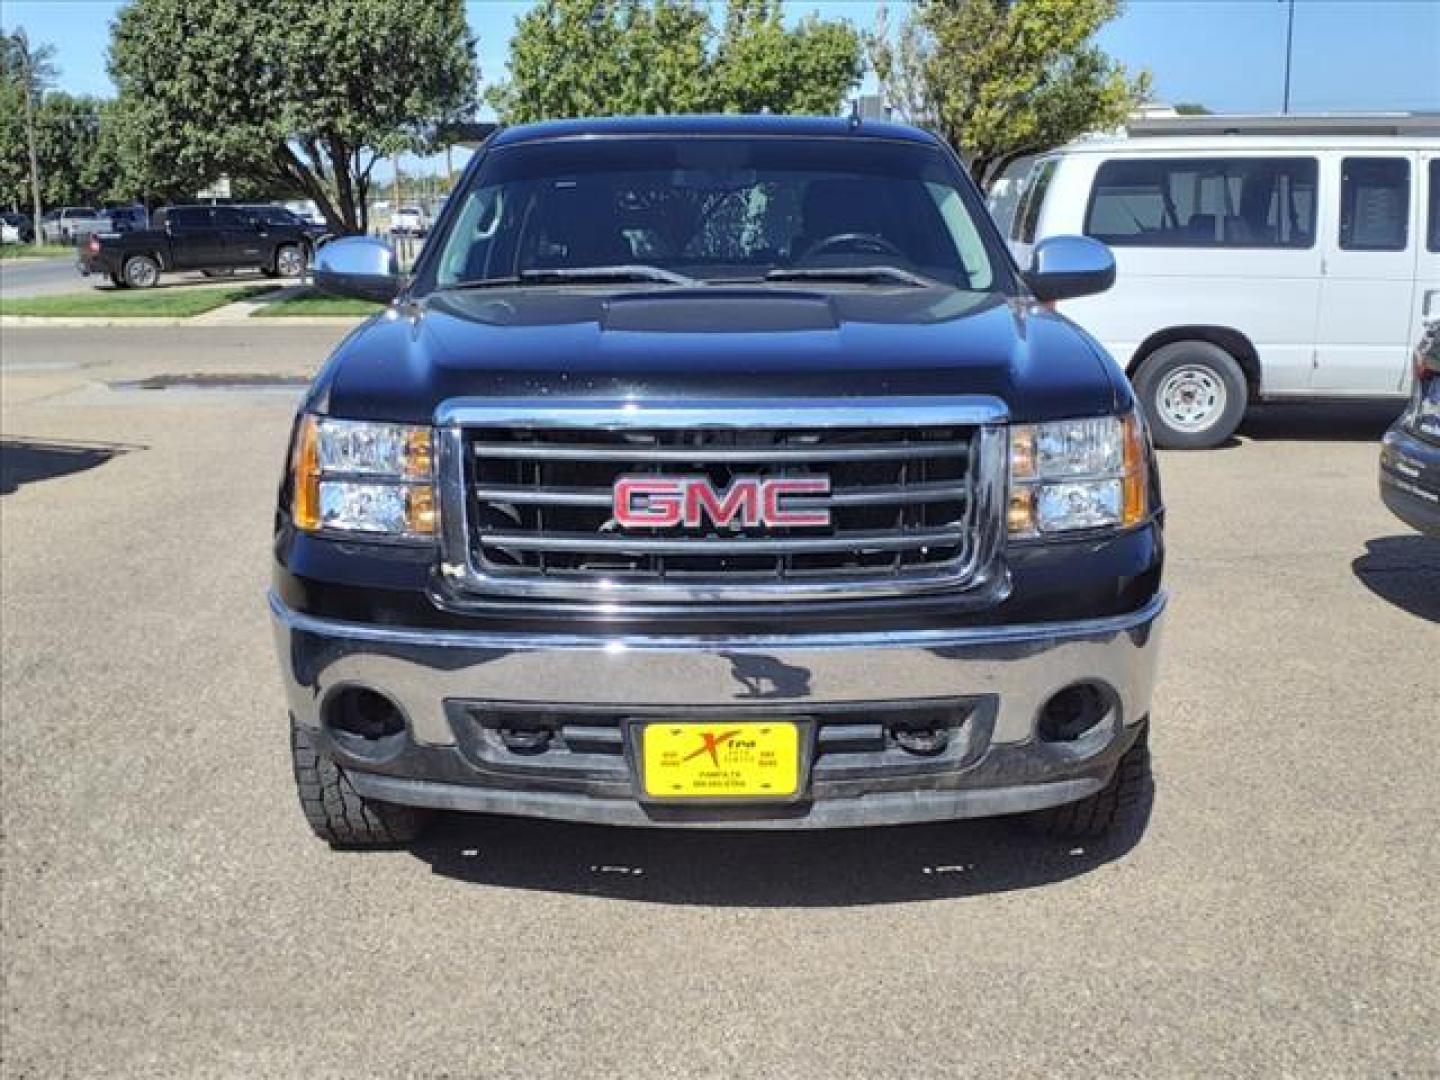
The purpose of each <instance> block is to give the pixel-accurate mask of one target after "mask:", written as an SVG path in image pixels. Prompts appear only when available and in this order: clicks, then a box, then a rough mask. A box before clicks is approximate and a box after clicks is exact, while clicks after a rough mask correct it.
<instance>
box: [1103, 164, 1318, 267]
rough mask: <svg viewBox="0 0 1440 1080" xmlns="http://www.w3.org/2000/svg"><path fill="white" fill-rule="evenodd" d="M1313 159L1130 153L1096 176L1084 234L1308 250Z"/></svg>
mask: <svg viewBox="0 0 1440 1080" xmlns="http://www.w3.org/2000/svg"><path fill="white" fill-rule="evenodd" d="M1318 173H1319V166H1318V165H1317V163H1316V161H1315V159H1314V158H1174V159H1166V158H1148V157H1147V158H1137V159H1131V160H1128V161H1120V160H1117V161H1107V162H1105V164H1103V165H1102V166H1100V171H1099V172H1098V173H1096V175H1095V187H1094V190H1093V191H1092V192H1091V195H1090V207H1089V210H1088V211H1087V212H1086V215H1085V233H1086V235H1087V236H1093V237H1095V238H1096V239H1097V240H1103V241H1105V243H1107V244H1110V245H1111V246H1112V247H1187V248H1188V247H1228V248H1308V247H1311V246H1312V245H1313V244H1314V243H1315V184H1316V176H1317V175H1318Z"/></svg>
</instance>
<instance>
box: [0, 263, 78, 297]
mask: <svg viewBox="0 0 1440 1080" xmlns="http://www.w3.org/2000/svg"><path fill="white" fill-rule="evenodd" d="M95 280H97V279H95V278H91V279H90V280H89V281H88V282H87V281H86V279H85V278H83V277H81V275H80V271H79V270H77V269H75V259H74V257H72V256H64V257H61V258H58V259H53V258H44V259H4V260H0V295H3V296H4V297H5V298H6V299H7V300H18V299H20V298H21V297H23V296H54V295H57V294H59V293H68V292H77V291H78V290H80V289H82V288H84V287H85V286H86V285H88V284H91V283H93V282H94V281H95ZM102 280H103V279H102Z"/></svg>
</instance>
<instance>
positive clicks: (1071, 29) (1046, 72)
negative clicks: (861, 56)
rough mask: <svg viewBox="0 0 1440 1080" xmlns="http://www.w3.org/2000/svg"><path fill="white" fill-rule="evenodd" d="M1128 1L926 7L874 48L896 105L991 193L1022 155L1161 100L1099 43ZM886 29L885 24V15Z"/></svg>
mask: <svg viewBox="0 0 1440 1080" xmlns="http://www.w3.org/2000/svg"><path fill="white" fill-rule="evenodd" d="M1119 10H1120V4H1119V0H918V2H917V3H916V5H915V7H914V8H913V9H912V10H911V12H910V14H909V16H908V18H907V19H906V21H905V22H904V23H903V24H902V25H901V27H900V28H899V31H898V33H897V34H895V35H891V34H890V33H889V32H888V28H886V29H885V32H883V33H882V32H876V33H874V34H872V35H871V37H870V39H869V43H868V44H869V51H870V58H871V62H872V64H873V65H874V67H875V71H876V75H877V76H878V78H879V80H880V83H881V85H882V87H884V89H885V91H886V95H887V97H888V98H889V99H890V103H891V104H892V106H894V107H895V108H896V109H897V110H899V111H900V112H901V114H902V115H903V116H904V117H905V118H906V119H909V120H912V121H914V122H916V123H921V124H924V125H926V126H928V127H931V128H933V129H934V130H935V131H937V132H938V133H939V134H941V135H942V136H943V137H944V138H945V139H947V140H948V141H949V142H950V144H951V145H952V146H954V147H955V148H956V150H957V151H959V152H960V153H961V154H963V155H964V156H965V157H966V159H967V160H968V161H969V163H970V172H971V175H972V176H973V177H974V178H975V180H976V182H977V183H979V184H980V185H981V186H982V187H983V186H988V184H989V183H990V182H991V181H992V180H994V179H995V178H996V177H998V176H999V175H1000V174H1001V173H1003V172H1004V171H1005V167H1006V166H1007V165H1009V164H1010V162H1012V161H1014V160H1015V159H1016V158H1019V157H1023V156H1025V155H1026V154H1033V153H1037V152H1039V151H1041V150H1046V149H1049V148H1050V147H1052V146H1056V145H1059V144H1060V143H1064V142H1068V141H1069V140H1071V139H1073V138H1075V137H1076V136H1078V135H1082V134H1084V133H1085V132H1088V131H1094V130H1097V129H1104V128H1109V127H1114V126H1117V125H1118V124H1120V123H1121V122H1123V121H1124V120H1125V118H1126V117H1127V116H1128V115H1129V114H1130V113H1131V112H1132V111H1133V110H1134V108H1135V107H1136V106H1137V105H1138V104H1140V103H1141V102H1143V101H1144V100H1145V99H1146V98H1147V97H1148V96H1149V92H1150V76H1149V73H1148V72H1144V71H1142V72H1141V73H1140V74H1139V75H1138V76H1136V77H1134V78H1132V77H1131V76H1130V75H1129V74H1128V73H1127V72H1126V70H1125V69H1124V67H1122V66H1121V65H1119V64H1117V63H1115V62H1114V61H1112V60H1111V59H1110V58H1109V57H1108V56H1106V55H1105V53H1104V52H1102V51H1101V50H1100V48H1099V47H1098V46H1096V45H1095V43H1094V37H1095V33H1096V31H1098V30H1099V29H1100V27H1102V26H1103V25H1105V23H1107V22H1109V21H1110V20H1111V19H1113V18H1114V17H1115V16H1116V15H1117V14H1118V13H1119ZM880 25H881V26H883V25H884V23H883V18H882V21H881V24H880Z"/></svg>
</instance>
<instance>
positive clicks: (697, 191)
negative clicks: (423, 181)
mask: <svg viewBox="0 0 1440 1080" xmlns="http://www.w3.org/2000/svg"><path fill="white" fill-rule="evenodd" d="M962 184H963V179H962V178H961V177H960V175H959V174H958V172H957V170H956V169H955V167H954V165H953V163H952V162H951V161H950V159H949V158H948V157H947V156H946V155H945V154H944V153H942V152H941V151H940V150H939V149H938V148H935V147H930V146H925V145H921V144H918V143H904V142H898V141H890V140H879V139H863V138H830V139H790V138H784V139H781V138H690V139H685V140H681V139H655V138H637V139H618V138H607V139H591V140H556V141H553V142H536V143H522V144H518V145H515V146H509V147H501V148H497V149H495V150H493V151H491V152H490V153H489V154H487V156H486V158H485V161H484V162H483V164H482V165H481V167H480V170H479V172H478V173H477V174H476V175H475V177H474V180H473V182H472V183H471V184H470V186H469V187H468V188H467V189H466V190H465V191H464V192H462V193H460V194H459V195H457V196H455V198H457V199H458V200H459V208H458V212H457V213H456V214H455V216H454V218H453V219H452V224H451V226H450V228H449V230H448V234H447V235H446V236H445V238H444V240H443V242H442V245H441V247H440V249H439V250H440V254H439V257H438V259H437V260H436V262H435V264H434V266H433V267H432V268H429V269H428V270H427V272H426V273H424V274H422V276H421V280H420V281H419V282H417V286H418V288H417V291H424V290H425V289H427V288H429V287H432V285H433V286H434V287H439V288H446V287H451V286H457V285H469V284H479V283H484V282H487V281H491V282H502V281H515V280H517V279H524V280H527V281H531V280H533V281H549V282H552V283H553V282H557V281H564V280H566V279H567V275H566V272H567V271H575V270H583V269H586V268H597V267H611V268H617V269H626V268H631V269H633V268H642V269H647V270H652V271H662V272H668V273H669V274H671V275H672V280H673V276H674V275H680V276H683V278H690V279H696V280H699V281H702V282H716V281H758V280H763V279H764V278H766V277H767V276H771V277H782V276H792V272H793V276H794V277H796V278H803V279H804V280H806V281H808V282H815V281H823V280H825V278H826V277H827V273H826V272H827V271H834V272H835V273H834V274H833V275H832V276H833V277H835V278H836V280H845V281H850V282H852V283H864V282H867V281H873V282H875V283H879V284H886V285H890V286H892V287H893V286H894V285H895V284H896V283H897V282H905V281H906V280H907V276H908V280H909V281H910V282H912V283H913V282H914V281H916V280H919V281H921V283H937V282H938V283H940V284H943V285H946V286H950V287H953V288H959V289H972V290H982V291H983V290H991V289H995V288H997V287H998V283H997V282H998V274H999V271H997V266H998V265H999V263H998V262H997V260H996V258H995V257H994V256H993V255H992V254H991V252H990V251H989V250H988V249H987V246H986V244H985V242H984V240H983V239H982V234H981V232H980V229H979V228H978V227H977V224H976V221H977V218H976V215H977V213H983V212H984V211H983V210H982V209H980V208H979V207H978V204H977V203H976V202H975V200H974V199H973V198H971V197H970V196H969V195H968V193H966V192H965V191H963V190H962ZM892 268H893V269H896V270H900V271H904V272H906V273H905V274H904V275H901V274H893V273H887V272H885V271H886V270H888V269H892ZM864 271H876V272H875V273H873V274H870V275H867V274H865V273H864ZM431 275H433V277H431ZM634 276H635V278H636V280H649V281H650V282H651V284H652V287H653V283H654V281H656V280H660V278H659V275H655V274H651V275H650V276H649V277H648V279H645V278H641V277H640V276H639V275H634ZM575 277H577V278H581V279H582V280H591V281H594V280H599V279H598V278H595V277H594V276H593V275H591V276H590V277H588V278H586V277H584V276H583V275H575ZM622 277H623V275H619V274H617V275H616V279H617V280H618V279H622ZM427 279H428V280H427Z"/></svg>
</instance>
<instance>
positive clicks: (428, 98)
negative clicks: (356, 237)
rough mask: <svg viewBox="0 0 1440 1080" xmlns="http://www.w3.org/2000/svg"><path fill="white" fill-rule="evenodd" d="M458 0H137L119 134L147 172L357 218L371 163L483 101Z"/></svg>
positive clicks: (178, 183) (130, 20)
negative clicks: (277, 194)
mask: <svg viewBox="0 0 1440 1080" xmlns="http://www.w3.org/2000/svg"><path fill="white" fill-rule="evenodd" d="M474 49H475V42H474V39H473V37H472V36H471V34H470V32H469V30H468V27H467V25H466V22H465V12H464V8H463V5H462V3H461V0H425V2H423V3H421V2H397V0H265V2H264V3H254V2H252V0H207V2H206V3H204V4H196V3H192V2H191V0H134V2H133V3H132V4H130V6H128V7H126V8H125V9H123V10H122V11H121V13H120V15H119V17H118V18H117V20H116V22H115V24H114V27H113V36H112V40H111V48H110V73H111V77H112V78H113V79H114V81H115V84H116V85H117V86H118V87H119V89H120V103H119V106H118V110H119V111H118V112H117V114H116V120H117V123H118V124H119V130H118V132H117V135H116V139H115V144H116V146H117V148H123V151H124V154H123V157H124V159H125V160H126V161H128V162H129V163H130V167H131V169H132V171H133V172H135V173H136V174H139V175H143V177H144V178H145V181H146V184H147V186H148V187H150V188H154V189H160V190H171V189H178V190H190V191H192V192H193V190H194V189H196V188H199V187H202V186H204V185H205V184H207V183H210V182H212V181H214V180H216V179H217V178H218V177H220V176H221V175H228V176H230V177H231V178H232V179H234V180H236V181H237V182H238V183H239V184H240V185H241V186H250V187H257V186H258V187H262V188H277V189H283V190H287V191H289V190H296V191H299V192H302V193H303V194H304V195H305V196H306V197H308V198H311V199H314V200H315V203H316V205H317V206H319V208H320V210H321V212H322V213H323V214H324V215H325V217H326V219H327V221H329V222H330V224H331V226H332V227H333V228H336V229H340V230H347V231H353V230H361V229H364V228H365V226H366V224H367V223H366V220H365V214H366V211H365V206H366V197H367V194H368V191H369V187H370V178H371V173H372V170H373V169H374V167H375V164H376V163H377V161H378V160H379V159H380V158H382V157H386V156H390V155H394V154H397V153H399V152H401V151H403V150H425V149H428V148H429V147H430V145H431V139H432V138H433V132H434V131H435V129H436V128H437V127H438V126H440V125H442V124H448V123H454V122H456V121H459V120H461V119H464V118H465V117H467V116H468V115H469V114H470V113H471V111H472V110H473V108H474V105H475V103H476V94H477V84H478V72H477V70H476V66H475V59H474Z"/></svg>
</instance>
